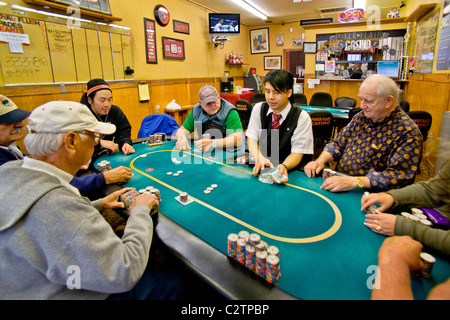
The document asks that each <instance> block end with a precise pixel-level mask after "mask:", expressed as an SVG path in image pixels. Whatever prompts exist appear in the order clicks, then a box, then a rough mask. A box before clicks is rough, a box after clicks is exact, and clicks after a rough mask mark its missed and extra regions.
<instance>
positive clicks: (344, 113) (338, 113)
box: [299, 105, 350, 119]
mask: <svg viewBox="0 0 450 320" xmlns="http://www.w3.org/2000/svg"><path fill="white" fill-rule="evenodd" d="M299 107H300V108H302V109H303V110H305V111H306V112H311V111H328V112H330V113H331V114H332V115H333V118H335V119H348V113H349V111H350V110H349V109H345V108H336V107H334V108H333V107H320V106H302V105H299Z"/></svg>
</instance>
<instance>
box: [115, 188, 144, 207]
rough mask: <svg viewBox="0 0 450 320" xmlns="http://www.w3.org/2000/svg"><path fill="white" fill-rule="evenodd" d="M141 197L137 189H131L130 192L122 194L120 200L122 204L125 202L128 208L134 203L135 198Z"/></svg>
mask: <svg viewBox="0 0 450 320" xmlns="http://www.w3.org/2000/svg"><path fill="white" fill-rule="evenodd" d="M139 195H140V193H139V192H138V191H136V189H131V190H130V191H128V192H125V193H123V194H121V195H120V197H119V199H120V201H121V202H123V204H124V205H125V207H126V208H128V207H129V206H131V204H132V203H133V200H134V198H136V197H137V196H139Z"/></svg>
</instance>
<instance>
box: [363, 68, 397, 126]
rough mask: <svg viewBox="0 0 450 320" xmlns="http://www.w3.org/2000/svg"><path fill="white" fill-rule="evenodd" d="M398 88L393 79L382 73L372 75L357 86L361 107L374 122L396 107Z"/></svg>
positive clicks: (382, 118) (380, 119)
mask: <svg viewBox="0 0 450 320" xmlns="http://www.w3.org/2000/svg"><path fill="white" fill-rule="evenodd" d="M399 92H400V89H399V88H398V86H397V84H396V83H395V81H394V80H392V79H391V78H389V77H386V76H383V75H379V74H376V75H372V76H370V77H368V78H367V79H365V80H364V81H363V83H362V84H361V87H360V88H359V95H358V97H359V98H360V99H361V109H363V111H364V115H365V116H366V117H368V118H370V119H372V120H373V121H374V122H379V121H382V120H384V118H386V117H387V116H388V115H389V114H390V113H391V112H392V111H394V110H395V108H396V107H397V97H398V95H399Z"/></svg>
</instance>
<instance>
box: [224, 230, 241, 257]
mask: <svg viewBox="0 0 450 320" xmlns="http://www.w3.org/2000/svg"><path fill="white" fill-rule="evenodd" d="M238 240H239V236H238V235H237V234H235V233H230V234H229V235H228V241H227V253H228V256H229V257H232V258H233V259H235V260H236V249H237V241H238Z"/></svg>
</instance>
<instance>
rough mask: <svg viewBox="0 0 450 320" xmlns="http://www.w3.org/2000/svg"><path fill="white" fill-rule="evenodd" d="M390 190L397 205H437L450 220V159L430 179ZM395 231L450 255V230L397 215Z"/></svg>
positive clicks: (425, 206) (436, 207) (429, 206)
mask: <svg viewBox="0 0 450 320" xmlns="http://www.w3.org/2000/svg"><path fill="white" fill-rule="evenodd" d="M387 193H389V194H390V195H391V196H392V197H394V200H395V204H394V207H397V206H404V205H407V206H408V207H410V208H434V209H436V210H438V211H439V212H440V213H442V214H443V215H444V216H446V217H447V219H450V160H448V161H447V162H446V163H445V164H444V165H443V166H442V168H441V170H440V171H439V173H438V174H437V175H436V176H435V177H433V178H431V179H430V180H428V181H423V182H419V183H416V184H413V185H410V186H407V187H404V188H401V189H396V190H390V191H388V192H387ZM394 233H395V234H396V235H409V236H411V237H412V238H413V239H415V240H417V241H419V242H420V243H422V244H423V245H424V246H426V247H429V248H432V249H435V250H438V251H441V252H443V253H445V254H447V255H450V231H448V230H442V229H435V228H430V227H428V226H425V225H422V224H421V223H417V222H414V221H411V220H407V219H405V218H403V217H402V216H397V219H396V221H395V230H394Z"/></svg>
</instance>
